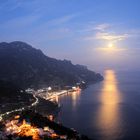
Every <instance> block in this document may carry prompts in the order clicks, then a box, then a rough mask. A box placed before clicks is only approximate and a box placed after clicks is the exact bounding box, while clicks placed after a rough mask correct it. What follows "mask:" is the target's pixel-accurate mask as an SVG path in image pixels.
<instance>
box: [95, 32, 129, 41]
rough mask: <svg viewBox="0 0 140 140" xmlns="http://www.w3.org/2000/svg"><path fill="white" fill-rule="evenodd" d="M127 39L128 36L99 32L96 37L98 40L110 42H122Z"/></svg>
mask: <svg viewBox="0 0 140 140" xmlns="http://www.w3.org/2000/svg"><path fill="white" fill-rule="evenodd" d="M127 37H128V34H121V35H115V34H110V33H107V32H97V33H96V35H95V38H96V39H99V40H108V41H121V40H125V39H126V38H127Z"/></svg>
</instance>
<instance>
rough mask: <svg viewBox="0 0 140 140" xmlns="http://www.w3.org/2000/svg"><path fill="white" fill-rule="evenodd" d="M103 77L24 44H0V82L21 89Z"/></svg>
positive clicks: (95, 79)
mask: <svg viewBox="0 0 140 140" xmlns="http://www.w3.org/2000/svg"><path fill="white" fill-rule="evenodd" d="M102 79H103V77H102V76H101V75H100V74H97V73H95V72H93V71H90V70H88V69H87V68H86V67H85V66H81V65H73V64H72V63H71V61H67V60H57V59H54V58H50V57H48V56H46V55H44V54H43V53H42V51H41V50H38V49H35V48H33V47H32V46H31V45H28V44H26V43H24V42H20V41H15V42H11V43H6V42H2V43H0V80H2V81H8V82H11V83H13V84H15V85H17V86H19V87H21V88H27V87H41V86H47V85H72V84H75V83H76V82H80V81H82V80H83V81H86V82H96V81H100V80H102Z"/></svg>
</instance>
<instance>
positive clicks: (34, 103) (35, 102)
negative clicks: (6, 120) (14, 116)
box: [0, 94, 39, 121]
mask: <svg viewBox="0 0 140 140" xmlns="http://www.w3.org/2000/svg"><path fill="white" fill-rule="evenodd" d="M33 97H34V98H35V101H34V102H33V103H32V104H31V105H29V106H24V107H22V108H19V109H15V110H12V111H7V112H5V113H3V114H0V121H2V120H3V117H5V116H6V115H9V114H11V113H14V112H19V111H24V110H25V109H26V108H31V107H33V106H36V105H37V104H38V103H39V99H38V97H37V96H36V94H33Z"/></svg>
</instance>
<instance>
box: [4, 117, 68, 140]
mask: <svg viewBox="0 0 140 140" xmlns="http://www.w3.org/2000/svg"><path fill="white" fill-rule="evenodd" d="M19 118H20V116H15V119H14V120H12V121H8V122H7V123H6V124H5V126H6V129H5V132H6V134H7V135H17V137H18V136H20V137H29V136H30V137H32V139H33V140H41V138H42V137H43V136H47V137H50V138H52V139H53V138H61V137H63V138H65V139H66V136H59V135H57V134H56V133H55V132H54V130H52V129H50V128H49V127H48V126H46V127H44V129H42V128H37V127H35V126H32V125H31V124H30V123H27V122H26V121H25V120H23V122H22V123H19V121H18V119H19Z"/></svg>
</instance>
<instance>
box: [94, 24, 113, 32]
mask: <svg viewBox="0 0 140 140" xmlns="http://www.w3.org/2000/svg"><path fill="white" fill-rule="evenodd" d="M110 26H111V25H110V24H108V23H103V24H99V25H97V26H96V27H95V28H94V29H95V30H99V31H105V30H106V29H108V28H109V27H110Z"/></svg>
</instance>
